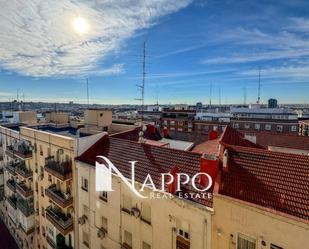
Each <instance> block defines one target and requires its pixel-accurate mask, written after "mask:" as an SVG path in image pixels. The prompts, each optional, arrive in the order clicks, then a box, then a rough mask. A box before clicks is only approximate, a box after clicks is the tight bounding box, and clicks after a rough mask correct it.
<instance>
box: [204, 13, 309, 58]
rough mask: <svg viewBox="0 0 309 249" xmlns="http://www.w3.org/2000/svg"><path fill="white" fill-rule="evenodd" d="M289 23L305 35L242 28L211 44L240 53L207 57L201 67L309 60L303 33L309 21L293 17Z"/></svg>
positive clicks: (305, 37)
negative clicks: (223, 45)
mask: <svg viewBox="0 0 309 249" xmlns="http://www.w3.org/2000/svg"><path fill="white" fill-rule="evenodd" d="M290 22H291V23H292V24H293V27H294V31H295V30H297V31H302V32H292V31H291V30H289V31H286V30H280V29H279V31H278V32H263V31H261V30H259V29H253V30H249V29H243V28H236V29H233V30H228V31H225V32H222V33H221V34H219V35H217V36H216V37H215V38H214V39H213V40H212V41H211V42H213V43H215V44H221V43H225V44H229V46H231V47H232V48H233V50H234V51H237V52H236V53H235V52H234V53H230V54H227V55H225V56H216V57H211V58H206V59H204V60H202V64H221V63H222V64H236V63H248V62H249V63H250V62H259V61H271V60H283V59H301V58H304V57H308V56H309V37H308V36H306V35H304V31H305V30H306V29H307V28H308V27H307V25H308V24H309V19H304V18H293V19H290ZM296 22H297V23H298V24H296ZM308 31H309V29H308Z"/></svg>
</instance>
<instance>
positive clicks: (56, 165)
mask: <svg viewBox="0 0 309 249" xmlns="http://www.w3.org/2000/svg"><path fill="white" fill-rule="evenodd" d="M45 170H46V171H47V172H49V173H50V174H52V175H54V176H55V177H57V178H59V179H60V180H62V181H65V180H68V179H71V178H72V161H66V162H57V161H55V160H54V159H49V160H46V164H45Z"/></svg>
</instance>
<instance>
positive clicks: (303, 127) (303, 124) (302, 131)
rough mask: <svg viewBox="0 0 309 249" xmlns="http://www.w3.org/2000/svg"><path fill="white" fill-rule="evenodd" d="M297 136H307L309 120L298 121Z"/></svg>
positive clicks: (308, 133) (308, 134)
mask: <svg viewBox="0 0 309 249" xmlns="http://www.w3.org/2000/svg"><path fill="white" fill-rule="evenodd" d="M298 135H300V136H309V120H300V121H299V130H298Z"/></svg>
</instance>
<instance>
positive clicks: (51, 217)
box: [46, 206, 73, 235]
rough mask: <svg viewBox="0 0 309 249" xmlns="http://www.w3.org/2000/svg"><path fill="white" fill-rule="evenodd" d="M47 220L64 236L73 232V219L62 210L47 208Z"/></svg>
mask: <svg viewBox="0 0 309 249" xmlns="http://www.w3.org/2000/svg"><path fill="white" fill-rule="evenodd" d="M46 218H47V220H48V221H49V222H51V223H52V224H53V225H54V226H55V227H56V228H57V229H58V230H59V231H60V232H61V233H62V234H63V235H67V234H68V233H69V232H71V231H73V219H72V217H70V216H69V215H65V214H64V213H63V212H61V211H60V210H57V209H56V208H53V207H52V206H49V207H47V208H46Z"/></svg>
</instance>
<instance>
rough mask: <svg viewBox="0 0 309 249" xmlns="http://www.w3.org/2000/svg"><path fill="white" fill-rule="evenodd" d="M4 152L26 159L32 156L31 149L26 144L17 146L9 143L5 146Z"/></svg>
mask: <svg viewBox="0 0 309 249" xmlns="http://www.w3.org/2000/svg"><path fill="white" fill-rule="evenodd" d="M6 154H7V155H8V156H9V157H12V158H13V157H15V156H17V157H20V158H22V159H26V158H30V157H32V149H31V147H30V146H29V145H26V144H19V145H17V146H13V145H9V146H7V147H6Z"/></svg>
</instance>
